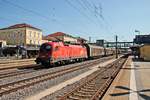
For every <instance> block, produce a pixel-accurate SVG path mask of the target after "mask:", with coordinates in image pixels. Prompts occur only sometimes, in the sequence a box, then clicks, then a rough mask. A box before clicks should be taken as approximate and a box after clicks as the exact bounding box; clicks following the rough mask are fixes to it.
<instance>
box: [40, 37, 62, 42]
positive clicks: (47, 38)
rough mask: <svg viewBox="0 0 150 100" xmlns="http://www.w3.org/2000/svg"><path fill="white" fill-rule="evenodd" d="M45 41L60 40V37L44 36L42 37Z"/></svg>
mask: <svg viewBox="0 0 150 100" xmlns="http://www.w3.org/2000/svg"><path fill="white" fill-rule="evenodd" d="M42 40H43V41H59V40H58V39H56V38H55V37H51V36H43V37H42Z"/></svg>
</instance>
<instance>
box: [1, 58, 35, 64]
mask: <svg viewBox="0 0 150 100" xmlns="http://www.w3.org/2000/svg"><path fill="white" fill-rule="evenodd" d="M34 60H35V59H25V60H10V61H2V62H0V65H1V64H8V63H9V64H10V63H11V64H13V63H20V62H31V61H34Z"/></svg>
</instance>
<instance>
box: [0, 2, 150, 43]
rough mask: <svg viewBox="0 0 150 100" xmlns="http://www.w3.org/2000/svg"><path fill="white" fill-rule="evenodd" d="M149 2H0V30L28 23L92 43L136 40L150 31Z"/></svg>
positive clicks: (49, 32)
mask: <svg viewBox="0 0 150 100" xmlns="http://www.w3.org/2000/svg"><path fill="white" fill-rule="evenodd" d="M149 5H150V1H149V0H0V12H1V13H0V28H3V27H7V26H9V25H13V24H16V23H28V24H31V25H33V26H35V27H38V28H40V29H42V30H43V33H44V35H47V34H51V33H53V32H57V31H61V32H65V33H69V34H70V35H73V36H80V37H83V38H86V39H88V38H89V37H91V38H92V41H94V40H96V39H105V40H108V41H114V37H115V35H118V36H119V40H120V41H132V40H133V38H134V36H135V35H136V34H137V33H135V32H134V30H135V29H137V30H140V32H141V34H148V33H149V32H150V27H149V26H150V21H149V20H150V6H149Z"/></svg>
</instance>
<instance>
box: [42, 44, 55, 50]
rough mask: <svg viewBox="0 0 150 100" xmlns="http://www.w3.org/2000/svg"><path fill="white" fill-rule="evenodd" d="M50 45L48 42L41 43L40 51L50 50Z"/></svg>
mask: <svg viewBox="0 0 150 100" xmlns="http://www.w3.org/2000/svg"><path fill="white" fill-rule="evenodd" d="M51 48H52V47H51V45H49V44H42V46H41V48H40V51H41V52H44V51H47V52H48V51H50V50H51Z"/></svg>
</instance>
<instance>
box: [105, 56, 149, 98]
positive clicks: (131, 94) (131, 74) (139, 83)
mask: <svg viewBox="0 0 150 100" xmlns="http://www.w3.org/2000/svg"><path fill="white" fill-rule="evenodd" d="M102 100H150V62H144V61H138V60H135V59H134V58H133V57H132V56H130V57H129V58H128V61H127V63H126V64H125V66H123V68H122V69H121V71H120V72H119V74H118V75H117V77H116V78H115V80H114V81H113V83H112V85H111V86H110V88H109V89H108V91H107V92H106V94H105V95H104V97H103V99H102Z"/></svg>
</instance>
